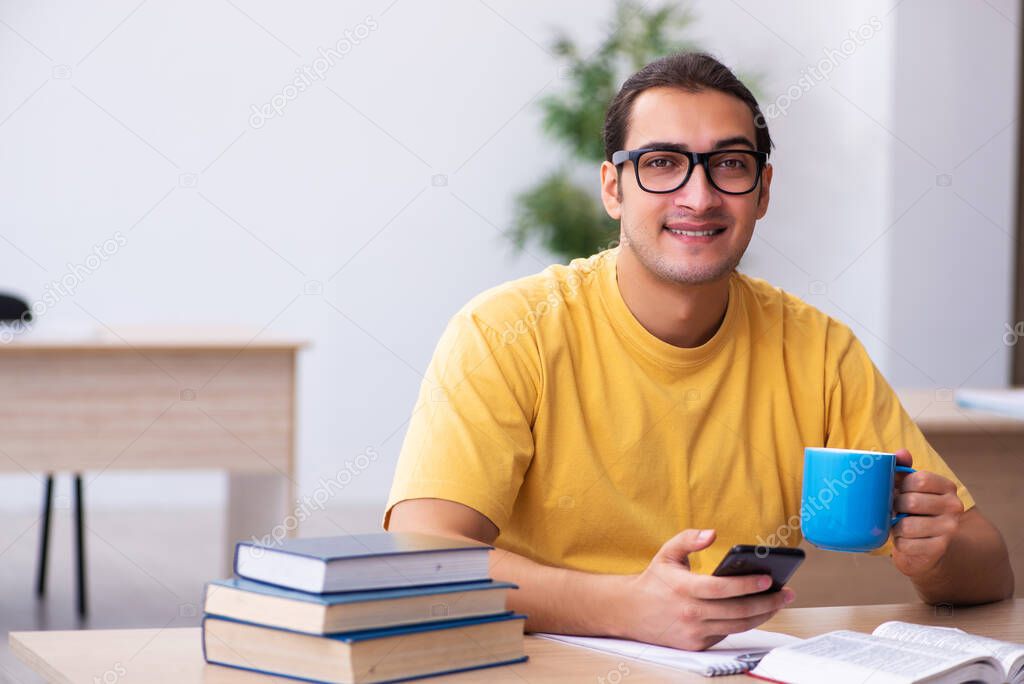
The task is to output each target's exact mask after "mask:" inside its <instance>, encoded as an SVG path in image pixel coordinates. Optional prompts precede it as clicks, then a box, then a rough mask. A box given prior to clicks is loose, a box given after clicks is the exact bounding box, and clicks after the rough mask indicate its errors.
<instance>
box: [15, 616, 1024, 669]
mask: <svg viewBox="0 0 1024 684" xmlns="http://www.w3.org/2000/svg"><path fill="white" fill-rule="evenodd" d="M886 620H905V621H908V622H916V623H919V624H932V625H941V626H949V627H959V628H961V629H965V630H967V631H969V632H973V633H976V634H982V635H985V636H991V637H995V638H998V639H1005V640H1011V641H1018V642H1024V600H1021V599H1017V600H1008V601H1002V602H1000V603H995V604H990V605H986V606H977V607H973V608H942V607H932V606H927V605H924V604H899V605H876V606H853V607H834V608H790V609H786V610H783V611H781V612H780V613H779V614H778V615H776V616H775V617H774V618H772V619H771V620H769V621H768V622H766V623H765V624H764V625H763V626H762V627H763V628H764V629H769V630H773V631H777V632H786V633H789V634H793V635H796V636H800V637H808V636H813V635H815V634H820V633H822V632H828V631H831V630H834V629H855V630H859V631H863V632H870V631H871V630H873V629H874V628H875V627H877V626H878V625H879V624H881V623H882V622H885V621H886ZM10 644H11V649H12V650H13V651H14V653H15V654H17V656H18V657H19V658H21V659H22V660H23V661H24V662H25V663H27V664H28V665H29V666H30V667H32V668H33V669H34V670H35V671H36V672H38V673H40V674H41V675H42V676H44V677H45V678H46V679H47V681H51V682H74V683H75V684H78V683H79V682H84V683H89V684H91V683H92V682H93V681H117V682H118V684H134V683H137V682H138V683H142V682H145V683H147V684H162V683H168V684H170V683H171V682H173V683H174V684H193V683H200V682H202V683H204V684H245V683H247V682H253V683H256V682H282V683H283V682H293V681H294V680H290V679H282V678H278V677H268V676H264V675H256V674H252V673H248V672H243V671H240V670H232V669H230V668H225V667H218V666H215V665H206V664H205V663H204V662H203V657H202V652H201V646H200V633H199V628H196V627H192V628H185V629H180V628H179V629H162V630H161V629H137V630H136V629H126V630H85V631H65V632H57V631H54V632H12V633H11V635H10ZM526 652H527V654H528V655H529V656H530V660H529V661H527V662H525V663H521V664H517V665H511V666H505V667H497V668H491V669H488V670H483V671H475V672H474V671H470V672H463V673H461V674H457V675H448V676H445V677H436V678H432V679H428V680H424V681H427V682H464V683H466V684H468V683H469V682H478V681H480V680H481V679H482V677H481V672H485V673H486V676H485V678H486V680H487V681H488V682H489V683H492V684H505V683H507V684H513V683H514V684H549V683H550V684H556V683H558V684H561V683H562V682H594V681H601V678H604V681H607V682H615V681H619V679H620V678H621V679H622V680H624V681H628V682H629V684H649V683H652V682H706V681H707V680H706V679H705V678H704V677H701V676H700V675H697V674H691V673H686V672H678V671H676V670H669V669H667V668H663V667H660V666H657V665H651V664H648V663H643V662H638V661H633V660H623V659H621V658H619V657H617V656H613V655H605V654H601V653H596V652H593V651H588V650H586V649H581V648H575V647H572V646H568V645H566V644H560V643H557V642H554V641H549V640H545V639H539V638H536V637H532V636H527V637H526ZM620 665H622V666H624V667H627V668H628V669H629V674H628V675H624V674H623V671H622V670H621V669H620ZM108 672H109V673H110V674H108V675H107V679H106V680H105V679H104V675H105V674H106V673H108ZM613 673H614V674H613ZM714 681H715V682H722V683H723V684H725V683H726V682H746V683H747V684H749V682H751V681H752V680H751V679H750V678H749V677H746V676H742V675H741V676H734V677H716V678H715V680H714Z"/></svg>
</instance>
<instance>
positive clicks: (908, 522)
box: [892, 515, 958, 539]
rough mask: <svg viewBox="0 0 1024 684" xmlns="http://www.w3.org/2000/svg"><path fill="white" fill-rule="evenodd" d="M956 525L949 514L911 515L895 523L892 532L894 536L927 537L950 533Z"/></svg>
mask: <svg viewBox="0 0 1024 684" xmlns="http://www.w3.org/2000/svg"><path fill="white" fill-rule="evenodd" d="M957 526H958V523H957V521H956V519H955V518H954V517H953V516H950V515H934V516H933V515H911V516H908V517H906V518H903V519H902V520H900V521H899V522H898V523H896V526H895V527H893V531H892V533H893V536H894V537H904V538H906V539H927V538H928V537H941V536H943V535H947V536H948V535H952V534H953V533H955V532H956V530H957Z"/></svg>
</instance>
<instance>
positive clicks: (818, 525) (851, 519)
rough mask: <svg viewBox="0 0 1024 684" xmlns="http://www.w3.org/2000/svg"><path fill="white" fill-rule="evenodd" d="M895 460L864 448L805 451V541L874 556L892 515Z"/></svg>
mask: <svg viewBox="0 0 1024 684" xmlns="http://www.w3.org/2000/svg"><path fill="white" fill-rule="evenodd" d="M897 472H901V473H913V472H915V470H914V469H913V468H909V467H907V466H901V465H896V456H895V455H893V454H889V453H881V452H878V451H863V450H861V449H829V448H825V447H807V448H805V449H804V484H803V494H802V495H801V498H800V529H801V531H802V532H803V535H804V538H805V539H807V541H809V542H811V543H812V544H814V545H815V546H817V547H819V548H822V549H828V550H830V551H870V550H872V549H877V548H878V547H879V546H882V545H883V544H885V542H886V541H887V540H888V539H889V529H890V528H891V527H892V526H893V525H895V524H896V522H897V521H899V520H900V519H901V518H904V517H905V516H906V513H900V514H899V515H896V516H893V510H892V505H893V486H894V483H895V478H896V473H897Z"/></svg>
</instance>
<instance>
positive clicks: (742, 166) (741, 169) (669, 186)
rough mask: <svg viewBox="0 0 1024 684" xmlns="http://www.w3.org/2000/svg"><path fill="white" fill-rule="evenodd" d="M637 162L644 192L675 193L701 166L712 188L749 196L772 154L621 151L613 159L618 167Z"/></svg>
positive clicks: (738, 151)
mask: <svg viewBox="0 0 1024 684" xmlns="http://www.w3.org/2000/svg"><path fill="white" fill-rule="evenodd" d="M627 161H631V162H633V170H634V171H635V172H636V182H637V185H639V186H640V188H641V189H642V190H645V191H646V192H654V193H668V192H675V191H676V190H678V189H679V188H681V187H683V186H684V185H686V181H688V180H690V176H691V175H692V174H693V169H694V167H696V166H697V165H698V164H699V165H701V166H703V167H704V174H705V175H706V176H707V178H708V180H709V181H710V182H711V185H712V186H713V187H714V188H715V189H716V190H718V191H719V192H724V193H725V194H727V195H746V194H747V193H748V192H751V191H753V189H754V188H756V187H757V182H758V181H759V180H760V179H761V170H762V169H763V168H764V165H765V164H766V163H767V161H768V154H767V153H765V152H757V151H755V150H716V151H714V152H687V151H683V150H677V149H665V148H654V147H645V148H641V149H639V150H619V151H618V152H616V153H614V154H613V155H612V164H614V165H615V166H616V167H618V166H619V165H620V164H624V163H625V162H627Z"/></svg>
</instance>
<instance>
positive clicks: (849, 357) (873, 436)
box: [825, 321, 974, 556]
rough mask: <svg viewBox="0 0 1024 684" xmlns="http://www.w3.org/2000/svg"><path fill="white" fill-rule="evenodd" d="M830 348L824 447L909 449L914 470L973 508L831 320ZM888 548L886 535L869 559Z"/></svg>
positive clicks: (853, 341) (852, 340) (863, 355)
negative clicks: (951, 488) (947, 486)
mask: <svg viewBox="0 0 1024 684" xmlns="http://www.w3.org/2000/svg"><path fill="white" fill-rule="evenodd" d="M828 344H829V350H828V363H827V368H833V369H835V370H834V375H833V377H832V378H831V381H830V384H829V385H827V387H830V389H828V390H826V397H825V422H826V425H825V434H826V442H825V446H828V447H833V448H838V449H865V450H869V451H885V452H892V451H896V450H898V449H907V450H909V451H910V453H911V455H912V456H913V458H914V468H915V469H917V470H927V471H930V472H933V473H938V474H939V475H942V476H943V477H946V478H948V479H950V480H952V481H953V482H954V483H955V484H956V488H957V496H958V497H960V501H961V502H963V505H964V510H965V511H966V510H968V509H970V508H971V507H973V506H974V498H973V497H972V496H971V493H970V492H969V491H968V490H967V487H965V486H964V484H963V482H961V481H960V479H959V478H958V477H957V476H956V474H955V473H953V471H952V469H950V467H949V466H948V465H947V464H946V462H945V461H944V460H943V459H942V457H941V456H939V454H938V453H936V452H935V450H934V449H933V448H932V446H931V445H930V444H929V443H928V441H927V440H926V439H925V437H924V435H923V434H921V430H920V428H918V427H917V424H916V423H915V422H914V421H913V420H912V419H911V417H910V416H909V415H908V414H907V412H906V410H905V409H904V408H903V405H902V404H901V403H900V401H899V398H898V397H897V396H896V393H895V392H894V391H893V389H892V388H891V387H890V386H889V383H888V382H886V380H885V378H884V377H882V374H881V373H880V372H879V371H878V369H877V368H876V367H875V365H874V363H873V362H872V361H871V358H870V357H869V356H868V353H867V351H866V350H865V349H864V346H863V345H862V344H861V342H860V340H858V339H857V337H856V336H855V335H854V334H853V332H852V331H851V330H850V329H849V328H848V327H847V326H845V325H843V324H841V323H838V322H836V321H830V323H829V335H828ZM892 546H893V543H892V537H891V536H890V537H889V540H888V541H886V543H885V545H884V546H882V547H880V548H878V549H875V550H874V551H871V552H870V554H871V555H875V556H882V555H884V556H888V555H891V554H892Z"/></svg>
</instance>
